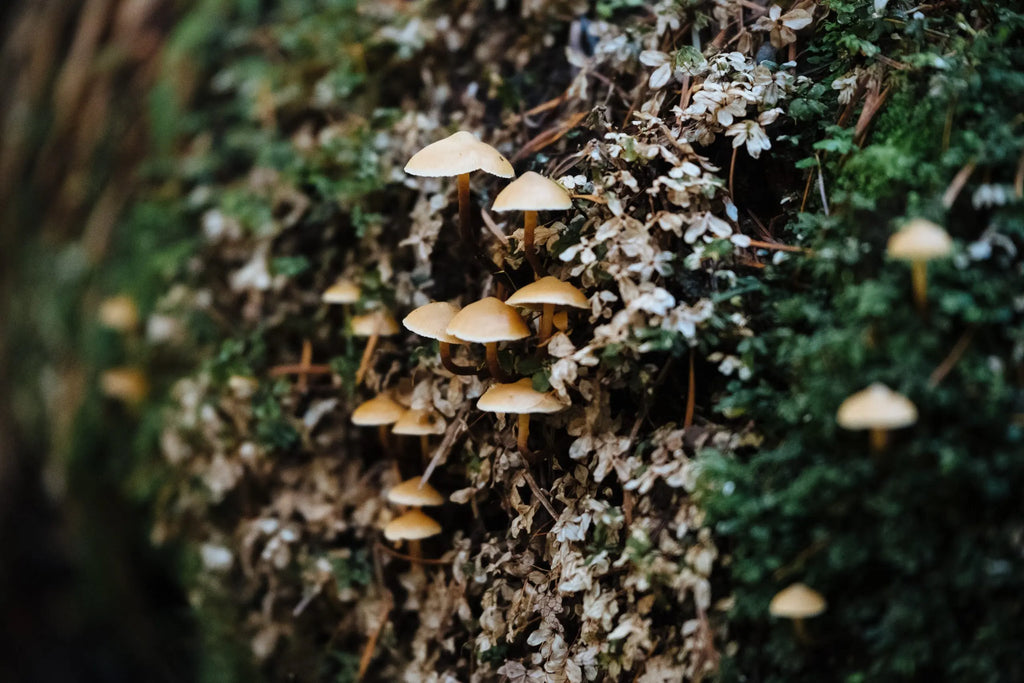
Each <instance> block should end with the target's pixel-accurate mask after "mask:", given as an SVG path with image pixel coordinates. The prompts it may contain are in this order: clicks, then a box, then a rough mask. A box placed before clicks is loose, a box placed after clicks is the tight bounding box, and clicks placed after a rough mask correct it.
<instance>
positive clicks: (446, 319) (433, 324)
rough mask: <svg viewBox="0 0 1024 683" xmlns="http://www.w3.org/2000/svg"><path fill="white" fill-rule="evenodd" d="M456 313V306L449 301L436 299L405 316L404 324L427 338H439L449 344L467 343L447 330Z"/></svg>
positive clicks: (408, 328) (411, 330) (413, 331)
mask: <svg viewBox="0 0 1024 683" xmlns="http://www.w3.org/2000/svg"><path fill="white" fill-rule="evenodd" d="M456 313H458V311H457V310H456V308H455V307H454V306H452V305H451V304H450V303H448V302H447V301H435V302H433V303H429V304H427V305H425V306H420V307H419V308H417V309H415V310H414V311H413V312H412V313H410V314H409V315H407V316H405V318H404V319H403V320H402V324H403V325H405V328H406V329H407V330H409V331H410V332H412V333H414V334H418V335H419V336H421V337H426V338H427V339H437V340H438V341H443V342H446V343H448V344H465V343H466V342H464V341H462V340H461V339H459V338H458V337H454V336H452V335H450V334H448V333H447V332H445V329H446V328H447V327H448V323H450V322H451V321H452V318H454V317H455V314H456Z"/></svg>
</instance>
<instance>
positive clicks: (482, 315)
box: [445, 296, 530, 344]
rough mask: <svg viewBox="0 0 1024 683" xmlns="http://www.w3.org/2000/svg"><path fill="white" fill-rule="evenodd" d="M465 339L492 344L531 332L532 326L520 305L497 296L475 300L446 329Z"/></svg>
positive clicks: (524, 335) (520, 337)
mask: <svg viewBox="0 0 1024 683" xmlns="http://www.w3.org/2000/svg"><path fill="white" fill-rule="evenodd" d="M445 332H447V333H448V334H450V335H452V336H454V337H457V338H459V339H461V340H463V341H467V342H473V343H476V344H490V343H493V342H500V341H513V340H515V339H522V338H523V337H528V336H530V328H528V327H527V326H526V323H525V322H523V319H522V318H521V317H519V314H518V313H516V309H514V308H512V307H511V306H509V305H508V304H505V303H502V302H501V301H499V300H498V299H495V298H494V297H493V296H489V297H487V298H485V299H481V300H480V301H474V302H473V303H471V304H470V305H468V306H466V307H465V308H463V309H462V310H461V311H459V312H458V313H456V314H455V316H454V317H453V318H452V319H451V322H449V323H448V327H447V328H446V329H445Z"/></svg>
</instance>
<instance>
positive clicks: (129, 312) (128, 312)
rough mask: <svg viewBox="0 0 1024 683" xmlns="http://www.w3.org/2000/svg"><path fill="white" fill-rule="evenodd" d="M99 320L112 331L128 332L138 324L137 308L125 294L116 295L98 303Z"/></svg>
mask: <svg viewBox="0 0 1024 683" xmlns="http://www.w3.org/2000/svg"><path fill="white" fill-rule="evenodd" d="M99 319H100V322H101V323H103V324H104V325H106V326H107V327H109V328H111V329H113V330H117V331H118V332H129V331H131V330H134V329H135V327H136V326H137V325H138V324H139V307H138V306H137V305H135V300H134V299H132V298H131V297H130V296H128V295H127V294H118V295H116V296H112V297H109V298H107V299H104V300H103V301H102V302H101V303H100V310H99Z"/></svg>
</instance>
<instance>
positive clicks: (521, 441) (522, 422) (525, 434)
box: [516, 413, 530, 456]
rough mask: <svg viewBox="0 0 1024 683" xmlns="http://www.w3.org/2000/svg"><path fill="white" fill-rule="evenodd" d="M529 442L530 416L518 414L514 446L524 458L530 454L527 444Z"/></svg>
mask: <svg viewBox="0 0 1024 683" xmlns="http://www.w3.org/2000/svg"><path fill="white" fill-rule="evenodd" d="M529 440H530V414H529V413H520V414H519V435H518V438H517V439H516V445H518V446H519V452H520V453H522V454H523V455H525V456H529V454H530V446H529V445H528V443H527V442H529Z"/></svg>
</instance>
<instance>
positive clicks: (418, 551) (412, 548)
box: [409, 541, 423, 566]
mask: <svg viewBox="0 0 1024 683" xmlns="http://www.w3.org/2000/svg"><path fill="white" fill-rule="evenodd" d="M409 557H411V558H412V559H411V560H410V564H412V565H413V566H419V564H420V560H422V559H423V548H422V547H421V546H420V542H419V541H409Z"/></svg>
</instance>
